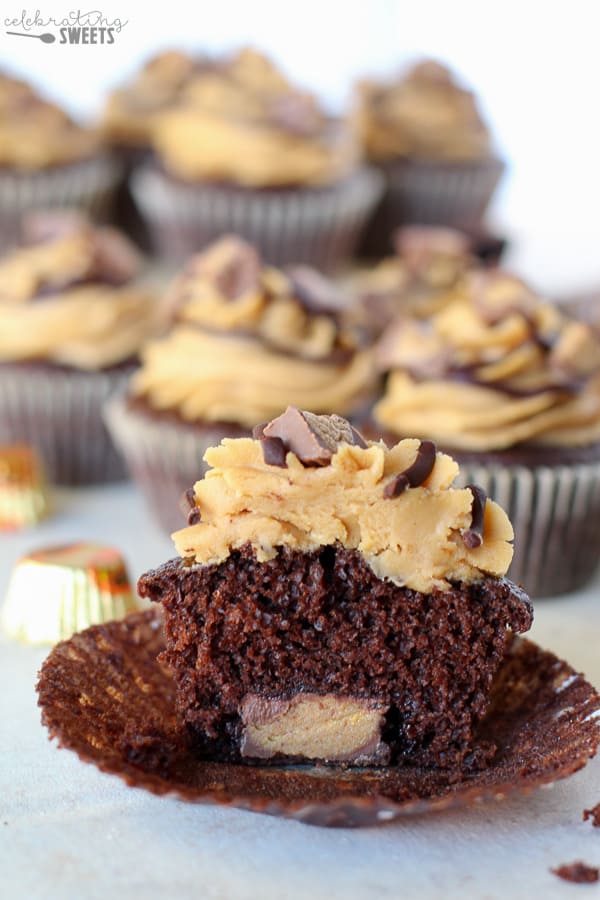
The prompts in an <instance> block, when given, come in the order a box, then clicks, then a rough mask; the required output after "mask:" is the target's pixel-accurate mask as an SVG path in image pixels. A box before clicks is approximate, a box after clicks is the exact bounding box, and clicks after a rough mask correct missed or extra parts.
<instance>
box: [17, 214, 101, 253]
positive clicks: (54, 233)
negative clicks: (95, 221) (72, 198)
mask: <svg viewBox="0 0 600 900" xmlns="http://www.w3.org/2000/svg"><path fill="white" fill-rule="evenodd" d="M86 227H89V221H88V220H87V219H86V217H85V216H84V215H82V214H81V213H80V212H77V211H76V210H73V209H65V210H41V211H39V212H34V213H29V215H27V216H25V217H24V218H23V222H22V225H21V232H22V237H23V242H24V243H25V244H28V245H29V244H44V243H46V241H55V240H57V239H59V238H63V237H66V236H67V235H69V234H73V233H75V232H77V231H81V230H82V229H84V228H86Z"/></svg>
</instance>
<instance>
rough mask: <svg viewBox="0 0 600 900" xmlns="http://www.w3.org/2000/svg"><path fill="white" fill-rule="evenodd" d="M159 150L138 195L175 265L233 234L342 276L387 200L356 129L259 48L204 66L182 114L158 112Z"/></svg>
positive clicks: (276, 259) (271, 255) (271, 253)
mask: <svg viewBox="0 0 600 900" xmlns="http://www.w3.org/2000/svg"><path fill="white" fill-rule="evenodd" d="M153 147H154V150H155V161H154V163H153V164H152V165H149V166H147V167H146V168H145V170H144V171H140V172H139V173H137V175H136V177H135V179H134V183H133V190H134V194H135V197H136V200H137V203H138V205H139V207H140V209H141V211H142V213H143V214H144V216H145V217H146V218H147V220H148V222H149V224H150V227H151V230H152V232H153V235H154V238H155V243H156V246H157V247H158V248H160V250H161V251H163V252H164V253H166V254H167V255H168V256H171V257H174V258H179V259H182V258H185V257H186V256H187V255H189V254H190V253H192V252H195V251H196V250H198V249H200V248H202V247H203V246H204V245H206V244H207V243H209V242H210V241H211V240H213V239H214V238H217V237H220V236H221V235H222V234H223V233H226V232H230V231H231V232H235V233H236V234H240V235H241V236H242V237H244V238H246V239H248V240H250V241H252V242H253V243H255V244H256V245H257V246H258V247H259V248H260V250H261V252H262V253H263V255H264V256H265V258H266V259H267V260H268V261H269V262H271V263H276V264H282V263H289V262H306V263H310V264H313V265H318V266H319V267H320V268H333V267H335V266H336V265H337V264H339V263H340V262H341V261H343V260H344V259H347V258H349V257H350V256H351V255H352V251H353V249H354V247H355V245H356V242H357V240H358V237H359V234H360V231H361V228H362V226H363V224H364V222H365V219H366V217H367V215H368V214H369V212H370V211H371V209H372V208H373V205H374V203H375V201H376V199H377V197H378V194H379V178H378V176H377V174H376V173H374V172H369V171H366V170H364V169H362V168H360V167H359V166H358V163H357V147H356V142H355V139H354V137H353V135H352V133H351V129H350V128H349V127H348V126H347V125H346V124H345V123H343V122H341V121H340V120H333V119H331V118H329V117H328V116H326V115H325V113H324V112H323V110H322V109H321V108H320V106H319V105H318V103H317V101H316V100H315V98H314V97H313V96H311V95H310V94H307V93H305V92H303V91H299V90H298V89H296V88H295V87H293V86H292V85H291V84H290V83H289V82H288V81H287V80H286V79H285V78H284V76H283V75H282V74H281V73H280V72H279V71H278V70H277V69H276V68H275V67H274V66H273V65H272V64H271V63H270V62H269V61H268V60H267V59H265V57H263V56H261V55H260V54H258V53H256V52H254V51H252V50H244V51H242V52H240V53H239V54H237V55H236V56H233V57H231V58H226V59H221V60H215V61H214V62H213V63H212V64H209V63H206V62H205V63H204V64H203V65H202V66H201V67H200V68H199V70H198V71H197V72H196V73H195V75H194V76H193V77H192V78H191V79H190V81H189V82H188V83H187V84H186V86H185V88H184V90H183V91H182V95H181V98H180V101H179V105H178V108H177V109H174V110H172V111H169V112H165V113H164V114H163V115H160V116H157V118H156V121H155V124H154V127H153Z"/></svg>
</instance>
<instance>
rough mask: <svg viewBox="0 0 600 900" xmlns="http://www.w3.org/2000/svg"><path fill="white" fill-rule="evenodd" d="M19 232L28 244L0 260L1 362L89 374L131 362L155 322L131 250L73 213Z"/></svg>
mask: <svg viewBox="0 0 600 900" xmlns="http://www.w3.org/2000/svg"><path fill="white" fill-rule="evenodd" d="M24 230H25V236H26V238H27V239H28V240H29V241H30V242H31V243H29V244H28V245H27V246H23V247H21V248H19V249H17V250H14V251H12V252H10V253H8V254H7V255H6V256H4V257H3V258H2V259H0V361H15V360H46V361H49V362H53V363H60V364H62V365H66V366H71V367H73V368H76V369H89V370H93V369H103V368H108V367H110V366H112V365H116V364H118V363H121V362H124V361H126V360H130V359H132V358H133V357H134V356H135V355H136V353H137V351H138V349H139V347H140V344H141V343H142V341H143V340H144V339H145V338H146V337H147V336H148V334H149V333H150V331H151V329H152V324H153V317H154V309H153V303H152V298H151V296H150V295H149V293H148V291H147V290H145V289H142V288H140V287H139V286H137V285H136V284H135V281H134V279H135V278H136V276H137V275H138V274H139V271H140V266H141V260H140V257H139V255H138V253H137V251H136V250H135V248H134V246H133V245H132V244H131V243H130V242H129V241H128V240H127V238H125V237H124V235H122V234H120V233H119V232H118V231H116V230H115V229H112V228H94V227H93V226H92V225H91V224H90V223H89V222H87V221H86V220H85V219H84V218H83V217H82V216H79V215H78V214H76V213H62V214H61V213H47V214H43V215H37V216H35V217H33V218H30V219H29V220H28V222H26V223H25V229H24Z"/></svg>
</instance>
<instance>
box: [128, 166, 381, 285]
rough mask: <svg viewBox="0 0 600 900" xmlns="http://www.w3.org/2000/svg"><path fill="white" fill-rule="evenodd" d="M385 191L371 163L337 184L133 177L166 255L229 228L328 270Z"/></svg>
mask: <svg viewBox="0 0 600 900" xmlns="http://www.w3.org/2000/svg"><path fill="white" fill-rule="evenodd" d="M381 190H382V178H381V176H380V175H379V173H378V172H376V171H373V170H370V169H366V168H365V169H361V170H359V171H357V172H356V173H355V174H354V175H352V176H350V177H349V178H347V179H346V180H344V181H343V182H340V183H338V184H335V185H331V186H325V187H322V188H310V187H307V188H303V187H300V188H297V189H290V190H271V189H268V190H260V189H258V190H251V189H246V188H242V187H235V186H233V185H232V186H227V185H216V184H200V183H198V184H193V185H192V184H185V183H184V182H181V181H176V180H175V179H172V178H170V177H169V176H168V175H166V174H165V173H163V172H162V171H160V170H159V169H157V168H156V167H152V166H146V167H145V168H142V169H140V170H139V171H138V172H136V173H135V174H134V176H133V180H132V191H133V195H134V197H135V200H136V203H137V204H138V206H139V208H140V210H141V212H142V214H143V215H144V217H145V218H146V219H147V220H148V224H149V226H150V229H151V231H152V232H153V234H154V239H155V243H156V245H157V246H158V247H159V248H160V249H161V250H162V251H163V252H164V253H165V255H167V256H168V257H171V258H173V259H185V258H186V257H187V256H189V255H190V254H191V253H193V252H195V251H197V250H198V249H200V248H201V247H203V246H204V245H205V244H207V243H209V242H210V241H212V240H214V239H215V238H217V237H220V236H221V235H223V234H226V233H230V232H232V233H235V234H238V235H240V236H241V237H244V238H246V239H247V240H249V241H250V242H252V243H254V244H256V246H257V247H258V248H259V250H260V251H261V253H262V254H263V256H264V257H265V258H266V259H267V260H268V261H269V262H270V263H272V264H274V265H284V264H288V263H292V262H293V263H306V264H309V265H313V266H316V267H317V268H319V269H322V270H325V271H327V270H331V269H334V268H335V267H336V266H338V265H339V264H340V263H342V262H343V261H344V260H347V259H349V258H350V257H351V256H352V254H353V251H354V248H355V246H356V244H357V241H358V239H359V236H360V233H361V231H362V229H363V227H364V224H365V222H366V220H367V218H368V216H369V214H370V212H371V211H372V209H373V207H374V206H375V204H376V202H377V200H378V198H379V196H380V194H381Z"/></svg>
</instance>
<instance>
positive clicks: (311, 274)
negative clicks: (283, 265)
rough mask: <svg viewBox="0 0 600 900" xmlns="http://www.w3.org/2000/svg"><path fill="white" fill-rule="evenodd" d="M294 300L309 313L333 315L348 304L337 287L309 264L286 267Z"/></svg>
mask: <svg viewBox="0 0 600 900" xmlns="http://www.w3.org/2000/svg"><path fill="white" fill-rule="evenodd" d="M286 274H287V275H288V277H289V278H290V281H291V283H292V291H293V293H294V296H295V298H296V300H298V302H299V303H301V304H302V306H303V307H304V308H305V309H306V310H307V311H308V312H311V313H320V314H322V315H330V316H335V315H337V314H338V313H341V312H342V311H343V310H344V309H346V307H347V306H348V302H347V299H346V297H345V296H344V295H343V294H342V293H341V291H339V290H338V289H337V287H336V286H335V285H334V284H333V283H332V282H331V281H329V280H328V279H327V278H324V277H323V276H322V275H320V274H319V272H317V271H315V269H311V268H310V267H309V266H292V267H290V268H288V269H286Z"/></svg>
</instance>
